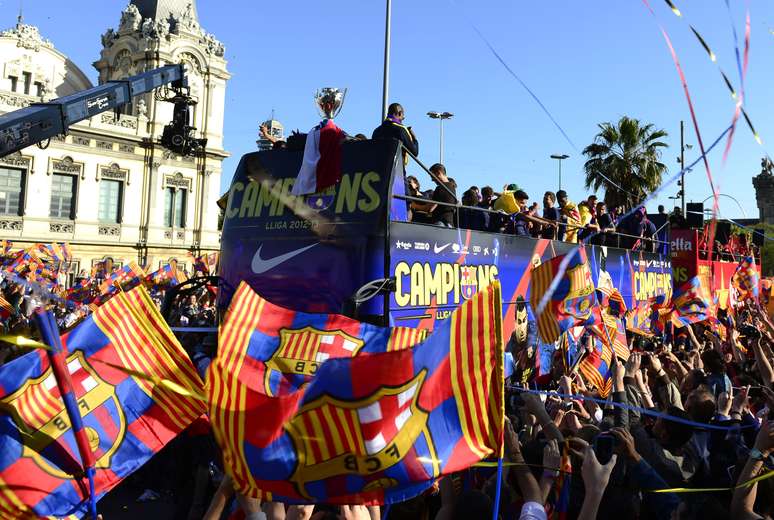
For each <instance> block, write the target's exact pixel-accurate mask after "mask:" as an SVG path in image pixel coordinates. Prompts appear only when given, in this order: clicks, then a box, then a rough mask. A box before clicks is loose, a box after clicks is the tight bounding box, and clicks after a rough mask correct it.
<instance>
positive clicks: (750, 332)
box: [739, 323, 761, 339]
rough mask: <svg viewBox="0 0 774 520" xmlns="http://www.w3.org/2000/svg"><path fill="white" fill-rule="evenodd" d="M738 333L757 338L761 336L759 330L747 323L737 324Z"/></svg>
mask: <svg viewBox="0 0 774 520" xmlns="http://www.w3.org/2000/svg"><path fill="white" fill-rule="evenodd" d="M739 333H740V334H742V335H743V336H746V337H748V338H750V339H758V338H760V337H761V331H759V330H758V329H757V328H755V327H753V326H752V325H750V324H749V323H745V324H742V325H739Z"/></svg>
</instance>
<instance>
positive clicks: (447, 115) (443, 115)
mask: <svg viewBox="0 0 774 520" xmlns="http://www.w3.org/2000/svg"><path fill="white" fill-rule="evenodd" d="M427 117H429V118H430V119H437V120H438V122H439V123H440V127H441V139H440V144H439V146H440V148H441V153H440V159H439V160H438V162H439V163H441V164H443V120H444V119H451V118H452V117H454V114H452V113H451V112H428V113H427Z"/></svg>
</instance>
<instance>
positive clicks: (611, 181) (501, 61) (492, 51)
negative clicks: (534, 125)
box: [451, 0, 639, 197]
mask: <svg viewBox="0 0 774 520" xmlns="http://www.w3.org/2000/svg"><path fill="white" fill-rule="evenodd" d="M451 3H452V5H455V7H456V4H455V2H454V0H451ZM464 18H465V20H466V21H467V22H468V24H469V25H470V27H471V29H473V31H474V32H475V33H476V34H477V35H478V37H479V38H481V40H482V41H483V42H484V44H485V45H486V46H487V47H488V48H489V51H490V52H491V53H492V54H493V55H494V57H495V58H496V59H497V61H499V62H500V64H501V65H502V66H503V67H504V68H505V70H506V71H508V73H509V74H510V75H511V76H512V77H513V78H514V79H515V80H516V81H517V82H518V83H519V84H520V85H521V86H522V87H523V88H524V90H526V91H527V93H528V94H529V95H530V96H531V97H532V99H533V100H534V101H535V102H536V103H537V104H538V105H539V106H540V108H541V109H542V110H543V112H544V113H545V114H546V115H547V116H548V118H549V119H550V120H551V122H552V123H553V124H554V126H555V127H556V128H557V129H558V130H559V132H561V134H562V135H563V136H564V138H565V140H566V141H567V142H568V143H569V144H570V146H572V148H573V150H575V151H576V152H579V151H580V150H579V149H578V147H577V146H575V143H574V142H573V141H572V139H570V137H569V136H568V135H567V132H565V131H564V129H563V128H562V126H561V125H560V124H559V123H558V121H557V120H556V118H555V117H554V116H553V114H551V112H550V111H549V110H548V108H547V107H546V106H545V104H544V103H543V102H542V101H541V100H540V98H539V97H538V96H537V94H535V93H534V92H533V91H532V89H531V88H529V86H528V85H527V84H526V83H525V82H524V80H522V79H521V78H520V77H519V76H518V75H517V74H516V73H515V72H514V71H513V69H511V67H510V66H509V65H508V64H507V63H506V62H505V60H504V59H503V58H502V56H500V54H499V53H498V52H497V50H496V49H495V48H494V46H493V45H492V44H491V43H490V42H489V40H488V39H487V38H486V36H484V34H483V33H482V32H481V31H480V30H479V29H478V27H476V26H475V25H474V24H473V23H472V22H471V21H470V19H469V18H468V17H464ZM599 175H600V176H601V177H602V178H603V179H605V180H606V181H607V182H608V183H609V184H610V185H611V186H613V187H615V188H616V189H618V190H619V191H621V192H622V193H625V194H627V195H631V196H633V197H638V196H639V195H636V194H634V193H632V192H630V191H628V190H626V189H624V188H623V186H621V185H619V184H617V183H616V182H614V181H613V180H612V179H610V178H608V177H607V176H605V175H604V174H603V173H599Z"/></svg>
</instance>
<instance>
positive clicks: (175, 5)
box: [132, 0, 198, 21]
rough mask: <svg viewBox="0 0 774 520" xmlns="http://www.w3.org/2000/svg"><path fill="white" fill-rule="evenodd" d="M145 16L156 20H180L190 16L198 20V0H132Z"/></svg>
mask: <svg viewBox="0 0 774 520" xmlns="http://www.w3.org/2000/svg"><path fill="white" fill-rule="evenodd" d="M132 4H134V5H135V6H136V7H137V10H138V11H139V12H140V15H141V16H142V17H143V18H151V19H153V20H156V21H161V20H164V21H166V20H169V19H170V18H174V19H176V20H179V19H180V18H183V17H185V16H190V17H191V18H193V19H194V20H196V21H198V16H197V14H196V2H194V1H193V0H132Z"/></svg>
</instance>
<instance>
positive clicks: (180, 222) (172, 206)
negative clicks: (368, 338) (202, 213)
mask: <svg viewBox="0 0 774 520" xmlns="http://www.w3.org/2000/svg"><path fill="white" fill-rule="evenodd" d="M187 199H188V190H186V189H183V188H166V189H165V190H164V225H166V226H167V227H177V228H184V227H185V213H186V209H187V202H188V200H187Z"/></svg>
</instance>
